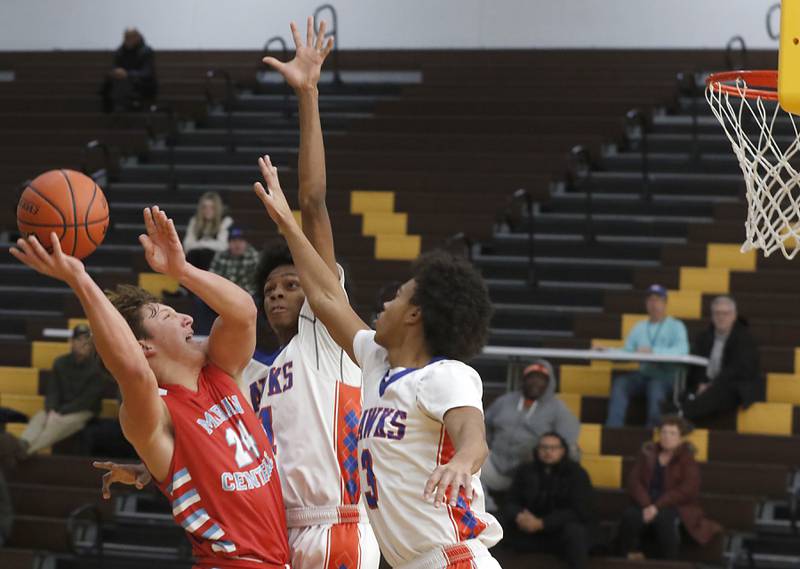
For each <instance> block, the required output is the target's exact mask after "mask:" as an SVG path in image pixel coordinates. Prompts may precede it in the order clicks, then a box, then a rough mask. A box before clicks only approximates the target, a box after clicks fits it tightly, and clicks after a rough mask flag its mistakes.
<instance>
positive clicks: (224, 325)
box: [139, 206, 257, 378]
mask: <svg viewBox="0 0 800 569" xmlns="http://www.w3.org/2000/svg"><path fill="white" fill-rule="evenodd" d="M144 224H145V228H146V229H147V234H146V235H140V236H139V241H140V242H141V243H142V247H144V252H145V258H146V259H147V262H148V264H149V265H150V267H151V268H152V269H153V270H154V271H156V272H159V273H163V274H166V275H169V276H171V277H172V278H174V279H175V280H177V281H178V282H180V283H181V285H182V286H183V287H185V288H187V289H188V290H190V291H192V292H193V293H194V294H196V295H197V296H198V297H200V299H201V300H202V301H203V302H205V303H206V304H207V305H208V306H209V307H211V309H212V310H213V311H214V312H216V313H217V314H219V317H218V318H217V319H216V321H215V322H214V325H213V326H212V328H211V334H210V335H209V338H208V359H209V360H211V362H213V363H214V364H215V365H217V366H219V367H220V368H221V369H223V370H225V372H227V373H228V374H229V375H230V376H232V377H234V378H236V377H238V376H239V375H240V374H241V372H242V370H244V368H245V367H246V366H247V364H248V363H249V362H250V358H251V357H252V355H253V350H255V347H256V316H257V310H256V305H255V303H254V302H253V299H252V298H251V297H250V295H249V294H248V293H247V291H245V290H244V289H242V288H241V287H239V286H238V285H235V284H234V283H232V282H230V281H229V280H227V279H225V278H223V277H221V276H219V275H215V274H214V273H210V272H208V271H203V270H200V269H198V268H197V267H195V266H193V265H191V264H189V263H188V262H186V256H185V255H184V253H183V247H182V246H181V241H180V239H179V238H178V232H177V231H175V223H174V222H173V221H172V219H170V218H168V217H167V215H166V214H165V213H164V212H163V211H161V210H160V209H159V208H158V206H155V207H153V208H145V210H144Z"/></svg>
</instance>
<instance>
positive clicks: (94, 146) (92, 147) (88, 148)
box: [81, 139, 111, 190]
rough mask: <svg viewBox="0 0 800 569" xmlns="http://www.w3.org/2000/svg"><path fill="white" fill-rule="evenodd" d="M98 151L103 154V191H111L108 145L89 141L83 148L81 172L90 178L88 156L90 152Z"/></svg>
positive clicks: (97, 141)
mask: <svg viewBox="0 0 800 569" xmlns="http://www.w3.org/2000/svg"><path fill="white" fill-rule="evenodd" d="M97 150H100V151H101V152H102V153H103V169H104V170H105V172H106V183H105V189H106V190H109V189H111V150H110V149H109V147H108V144H106V143H105V142H102V141H100V140H96V139H95V140H90V141H89V142H87V143H86V145H85V146H84V147H83V164H81V171H82V172H83V173H84V174H86V175H87V176H89V177H91V176H92V173H91V172H90V171H89V156H90V155H91V153H92V152H94V151H97Z"/></svg>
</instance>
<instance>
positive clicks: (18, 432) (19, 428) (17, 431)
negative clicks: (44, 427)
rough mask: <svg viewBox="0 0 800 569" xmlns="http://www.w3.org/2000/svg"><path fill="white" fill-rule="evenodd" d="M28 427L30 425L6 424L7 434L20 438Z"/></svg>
mask: <svg viewBox="0 0 800 569" xmlns="http://www.w3.org/2000/svg"><path fill="white" fill-rule="evenodd" d="M27 427H28V423H6V432H7V433H11V434H12V435H14V436H15V437H17V438H19V437H21V436H22V433H23V432H24V431H25V429H26V428H27Z"/></svg>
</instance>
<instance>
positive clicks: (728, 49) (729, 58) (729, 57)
mask: <svg viewBox="0 0 800 569" xmlns="http://www.w3.org/2000/svg"><path fill="white" fill-rule="evenodd" d="M736 44H739V48H740V49H739V53H741V56H742V61H741V62H740V63H739V65H737V64H736V62H735V61H734V60H733V50H734V47H735V46H736ZM725 65H726V66H727V68H728V69H746V68H747V44H746V43H745V41H744V38H743V37H742V36H733V37H732V38H731V39H730V40H728V43H727V45H726V46H725Z"/></svg>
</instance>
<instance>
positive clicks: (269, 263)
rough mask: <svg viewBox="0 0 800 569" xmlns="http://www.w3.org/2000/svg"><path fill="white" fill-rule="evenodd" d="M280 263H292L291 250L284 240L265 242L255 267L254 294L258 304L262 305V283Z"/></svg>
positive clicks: (263, 283) (265, 281) (264, 282)
mask: <svg viewBox="0 0 800 569" xmlns="http://www.w3.org/2000/svg"><path fill="white" fill-rule="evenodd" d="M281 265H294V259H292V252H291V251H289V246H288V245H286V241H284V240H282V239H281V240H276V241H272V242H270V243H266V244H265V245H264V248H263V249H262V250H261V256H260V258H259V260H258V268H257V269H256V295H257V297H258V305H259V306H264V285H265V284H267V278H269V274H270V273H271V272H272V271H274V270H275V269H277V268H278V267H280V266H281Z"/></svg>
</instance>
